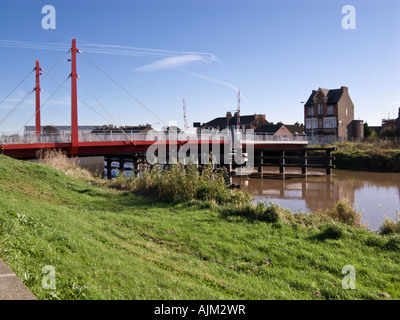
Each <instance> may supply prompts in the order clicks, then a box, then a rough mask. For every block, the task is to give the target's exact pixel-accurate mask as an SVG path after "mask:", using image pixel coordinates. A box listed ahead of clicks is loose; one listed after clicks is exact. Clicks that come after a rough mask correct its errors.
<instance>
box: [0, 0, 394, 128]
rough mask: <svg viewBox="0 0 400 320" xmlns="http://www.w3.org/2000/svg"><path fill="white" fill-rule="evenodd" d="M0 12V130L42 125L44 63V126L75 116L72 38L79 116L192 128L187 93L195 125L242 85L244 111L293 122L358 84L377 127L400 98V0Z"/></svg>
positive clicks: (7, 7)
mask: <svg viewBox="0 0 400 320" xmlns="http://www.w3.org/2000/svg"><path fill="white" fill-rule="evenodd" d="M45 5H51V6H53V7H54V8H55V26H53V27H55V29H44V28H43V26H42V20H43V19H45V23H49V22H50V20H47V18H48V16H47V14H48V13H49V12H48V11H44V13H42V8H43V7H44V6H45ZM346 5H351V6H353V7H354V9H355V18H356V19H355V21H356V24H355V29H344V28H343V26H342V20H343V19H344V18H345V17H346V16H347V14H346V13H342V8H343V7H344V6H346ZM0 16H1V17H0V65H1V69H2V73H1V76H0V102H1V103H0V132H11V131H12V132H14V131H18V130H21V129H22V128H23V126H24V125H34V112H35V111H34V94H31V95H29V93H30V92H31V90H32V89H33V88H34V86H35V84H34V81H35V77H34V74H33V73H31V74H29V73H30V72H31V71H32V70H33V68H34V66H35V60H39V61H40V66H41V67H42V68H43V69H44V71H43V75H42V82H41V88H42V90H43V93H42V95H41V100H42V107H41V108H42V109H41V118H42V125H68V124H69V123H70V88H71V86H70V79H68V76H69V74H70V72H71V65H70V62H68V61H67V60H68V59H69V58H70V54H68V50H69V48H70V47H71V40H72V39H73V38H75V39H76V41H77V47H78V49H79V50H80V51H81V52H82V55H80V54H78V57H77V59H78V60H77V68H78V75H79V77H80V80H78V96H79V102H78V109H79V124H81V125H103V124H115V125H141V124H146V123H149V124H151V125H152V126H153V127H156V128H157V127H161V126H164V125H165V124H167V123H169V121H177V123H178V126H180V127H183V99H184V100H185V104H186V114H187V122H188V124H189V126H192V124H193V122H202V123H203V122H207V121H210V120H212V119H213V118H215V117H220V116H225V115H226V112H228V111H232V112H233V111H234V110H235V109H237V93H238V90H240V93H241V99H240V108H241V115H248V114H254V113H262V114H265V115H266V119H267V120H268V121H270V122H279V121H281V122H283V123H286V124H293V123H295V122H299V123H303V122H304V118H303V117H304V111H303V108H304V107H303V104H304V103H302V102H304V101H306V100H307V99H308V97H309V96H310V94H311V92H312V90H313V89H314V90H317V89H318V88H319V87H321V88H327V89H336V88H340V87H341V86H347V87H349V94H350V97H351V98H352V100H353V103H354V105H355V118H356V119H361V120H364V121H366V122H368V124H369V125H380V123H381V119H382V118H388V117H390V118H395V117H397V112H398V108H399V107H400V77H399V75H400V55H399V52H400V40H399V39H400V37H399V35H400V1H398V0H381V1H379V0H346V1H342V0H146V1H144V0H140V1H139V0H129V1H128V0H116V1H103V0H96V1H94V0H86V1H82V0H80V1H76V0H69V1H64V0H46V1H41V0H1V2H0ZM47 74H48V76H47ZM28 75H29V76H28ZM25 77H27V78H26V80H24V81H23V82H22V84H21V85H20V86H17V85H18V84H19V83H21V81H22V80H23V79H25ZM64 81H65V82H64ZM60 83H63V87H60ZM15 88H16V89H15ZM14 89H15V90H14ZM13 90H14V91H13ZM10 92H12V94H11V95H9V94H10ZM27 94H28V96H27V97H26V99H25V100H23V103H21V104H19V102H20V101H21V99H22V98H23V97H24V96H25V95H27ZM46 101H47V102H46ZM16 106H18V108H16V110H15V112H13V113H12V114H11V115H10V116H9V117H7V118H6V121H2V119H3V118H4V117H6V115H7V114H8V113H9V112H10V111H11V110H13V108H14V107H16Z"/></svg>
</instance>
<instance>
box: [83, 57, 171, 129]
mask: <svg viewBox="0 0 400 320" xmlns="http://www.w3.org/2000/svg"><path fill="white" fill-rule="evenodd" d="M80 53H81V54H82V56H83V57H85V59H86V60H87V61H89V62H90V63H91V64H92V65H93V66H94V67H95V68H96V69H98V70H99V71H100V72H101V73H103V74H104V75H105V76H106V77H107V78H109V79H110V80H111V81H112V82H114V83H115V84H116V85H117V86H118V87H119V88H120V89H122V90H123V91H125V93H126V94H128V95H129V96H130V97H131V98H132V99H133V100H135V101H136V102H137V103H139V104H140V105H141V106H142V107H143V108H145V109H146V110H147V111H148V112H150V113H151V114H152V115H153V116H155V117H156V118H157V119H158V120H160V121H161V122H162V123H164V124H165V125H167V124H166V123H165V122H164V120H162V119H161V118H160V117H159V116H157V115H156V114H155V113H154V112H153V111H151V110H150V109H149V108H148V107H146V106H145V105H144V104H143V103H142V102H141V101H140V100H139V99H137V98H136V97H135V96H133V95H132V94H131V93H130V92H129V91H128V90H126V89H125V88H124V87H123V86H122V85H120V84H119V83H118V82H117V81H115V80H114V79H113V78H111V76H109V75H108V74H107V73H106V72H105V71H104V70H103V69H101V68H100V67H99V66H97V65H96V64H95V63H94V62H93V61H92V60H91V59H89V58H88V57H87V56H86V55H85V54H83V53H82V52H80ZM167 126H168V125H167Z"/></svg>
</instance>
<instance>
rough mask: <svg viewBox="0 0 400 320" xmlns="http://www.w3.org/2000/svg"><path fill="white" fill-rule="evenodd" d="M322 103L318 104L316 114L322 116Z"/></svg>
mask: <svg viewBox="0 0 400 320" xmlns="http://www.w3.org/2000/svg"><path fill="white" fill-rule="evenodd" d="M322 106H323V105H322V103H318V114H322Z"/></svg>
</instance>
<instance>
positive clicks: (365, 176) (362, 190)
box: [233, 169, 400, 231]
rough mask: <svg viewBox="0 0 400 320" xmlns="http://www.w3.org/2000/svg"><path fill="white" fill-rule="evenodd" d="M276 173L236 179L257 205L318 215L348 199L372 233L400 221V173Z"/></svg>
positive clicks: (234, 180) (343, 171) (336, 171)
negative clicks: (398, 215) (399, 217)
mask: <svg viewBox="0 0 400 320" xmlns="http://www.w3.org/2000/svg"><path fill="white" fill-rule="evenodd" d="M293 173H295V172H292V174H290V172H289V174H286V175H285V178H284V179H283V178H282V176H281V175H278V174H276V175H274V174H272V173H270V174H267V175H264V178H263V179H260V178H250V179H246V178H234V179H233V183H235V184H239V185H240V188H241V189H242V190H247V191H248V192H250V193H251V194H252V195H254V196H255V200H256V202H260V201H262V202H273V203H276V204H279V205H280V206H281V207H283V208H287V209H290V210H291V211H293V212H296V211H301V212H316V211H319V210H325V209H331V208H332V207H333V206H334V205H335V204H336V202H337V201H339V200H341V199H347V200H348V201H349V202H350V203H351V205H352V206H353V208H355V209H357V210H358V211H361V212H362V213H363V217H362V220H363V222H365V223H366V224H367V225H368V227H369V229H371V230H374V231H376V230H378V229H379V227H380V226H381V225H382V223H383V221H384V220H385V217H388V218H390V219H392V220H395V219H396V212H400V173H376V172H364V171H349V170H336V169H334V170H333V174H332V175H325V174H324V173H323V172H318V171H313V172H309V175H307V177H300V176H299V175H298V174H293Z"/></svg>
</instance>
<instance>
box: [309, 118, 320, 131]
mask: <svg viewBox="0 0 400 320" xmlns="http://www.w3.org/2000/svg"><path fill="white" fill-rule="evenodd" d="M317 128H318V119H317V118H312V119H306V129H317Z"/></svg>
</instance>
